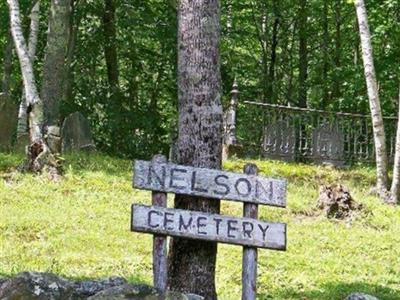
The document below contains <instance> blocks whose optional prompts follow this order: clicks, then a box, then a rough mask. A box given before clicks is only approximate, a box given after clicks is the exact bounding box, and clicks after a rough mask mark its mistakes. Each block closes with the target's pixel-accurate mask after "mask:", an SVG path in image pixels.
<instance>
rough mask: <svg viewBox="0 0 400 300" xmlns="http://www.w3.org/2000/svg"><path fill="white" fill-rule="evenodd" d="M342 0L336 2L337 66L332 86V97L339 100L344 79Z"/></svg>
mask: <svg viewBox="0 0 400 300" xmlns="http://www.w3.org/2000/svg"><path fill="white" fill-rule="evenodd" d="M342 7H343V3H342V0H336V3H335V20H336V24H335V56H334V60H333V62H334V68H335V76H334V78H333V86H332V98H333V99H334V100H337V99H338V98H339V97H340V96H341V95H342V92H341V90H340V82H341V80H342V76H341V74H340V73H339V72H340V64H341V55H342V29H341V28H342Z"/></svg>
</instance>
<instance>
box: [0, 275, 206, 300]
mask: <svg viewBox="0 0 400 300" xmlns="http://www.w3.org/2000/svg"><path fill="white" fill-rule="evenodd" d="M0 299H3V300H14V299H18V300H31V299H34V300H83V299H88V300H106V299H107V300H118V299H131V300H159V299H163V300H202V299H203V298H202V297H200V296H197V295H191V294H182V293H177V292H167V293H166V294H162V293H161V292H160V291H158V290H156V289H155V288H153V287H151V286H147V285H143V284H130V283H128V282H127V281H126V280H125V279H124V278H121V277H110V278H107V279H103V280H86V281H71V280H67V279H65V278H62V277H59V276H57V275H54V274H51V273H39V272H23V273H20V274H18V275H16V276H15V277H13V278H9V279H4V278H3V279H1V278H0Z"/></svg>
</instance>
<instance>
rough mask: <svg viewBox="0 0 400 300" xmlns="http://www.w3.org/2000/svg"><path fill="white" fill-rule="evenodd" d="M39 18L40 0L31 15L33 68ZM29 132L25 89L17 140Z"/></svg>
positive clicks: (30, 46)
mask: <svg viewBox="0 0 400 300" xmlns="http://www.w3.org/2000/svg"><path fill="white" fill-rule="evenodd" d="M39 17H40V0H37V1H36V3H35V4H34V5H33V7H32V10H31V14H30V19H31V22H30V26H29V38H28V54H29V58H30V60H31V62H32V66H33V65H34V62H35V57H36V46H37V41H38V36H39ZM27 132H28V106H27V102H26V96H25V89H24V90H23V91H22V97H21V102H20V104H19V111H18V125H17V138H18V137H21V136H22V135H24V134H26V133H27Z"/></svg>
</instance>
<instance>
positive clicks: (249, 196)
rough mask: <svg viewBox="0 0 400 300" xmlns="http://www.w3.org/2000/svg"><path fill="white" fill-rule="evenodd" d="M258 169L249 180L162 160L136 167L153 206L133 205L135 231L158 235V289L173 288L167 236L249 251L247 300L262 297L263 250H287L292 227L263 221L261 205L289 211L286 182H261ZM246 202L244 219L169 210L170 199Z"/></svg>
mask: <svg viewBox="0 0 400 300" xmlns="http://www.w3.org/2000/svg"><path fill="white" fill-rule="evenodd" d="M257 174H258V169H257V166H256V165H254V164H247V165H246V166H245V168H244V174H237V173H232V172H225V171H220V170H213V169H204V168H193V167H188V166H181V165H176V164H172V163H168V162H167V161H166V158H165V157H164V156H160V155H156V156H154V157H153V160H152V161H151V162H148V161H140V160H138V161H135V165H134V179H133V186H134V187H136V188H143V189H148V190H151V191H153V192H152V206H145V205H135V204H134V205H132V219H131V229H132V231H137V232H146V233H152V234H154V238H153V273H154V285H155V287H157V288H158V289H160V290H162V291H165V290H166V288H167V246H166V236H168V235H169V236H175V237H185V238H190V239H199V240H206V241H215V242H220V243H228V244H236V245H242V246H243V266H242V284H243V289H242V299H243V300H253V299H255V297H256V281H257V248H267V249H273V250H282V251H285V250H286V224H284V223H271V222H264V221H260V220H258V219H257V218H258V204H264V205H271V206H279V207H286V181H284V180H278V179H271V178H264V177H260V176H257ZM167 192H172V193H176V194H186V195H194V196H201V197H208V198H215V199H226V200H233V201H240V202H244V207H243V218H237V217H232V216H222V215H218V214H209V213H203V212H197V211H189V210H181V209H170V208H167V207H166V204H167V203H166V193H167Z"/></svg>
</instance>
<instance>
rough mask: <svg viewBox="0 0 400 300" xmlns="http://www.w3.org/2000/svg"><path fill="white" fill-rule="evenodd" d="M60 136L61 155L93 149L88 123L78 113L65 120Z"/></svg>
mask: <svg viewBox="0 0 400 300" xmlns="http://www.w3.org/2000/svg"><path fill="white" fill-rule="evenodd" d="M61 135H62V151H63V153H66V152H71V151H81V150H89V151H90V150H94V149H95V145H94V142H93V138H92V132H91V130H90V124H89V121H88V120H87V119H86V118H85V117H84V116H83V115H82V114H81V113H80V112H74V113H73V114H70V115H69V116H68V117H66V118H65V120H64V122H63V126H62V129H61Z"/></svg>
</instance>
